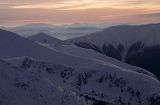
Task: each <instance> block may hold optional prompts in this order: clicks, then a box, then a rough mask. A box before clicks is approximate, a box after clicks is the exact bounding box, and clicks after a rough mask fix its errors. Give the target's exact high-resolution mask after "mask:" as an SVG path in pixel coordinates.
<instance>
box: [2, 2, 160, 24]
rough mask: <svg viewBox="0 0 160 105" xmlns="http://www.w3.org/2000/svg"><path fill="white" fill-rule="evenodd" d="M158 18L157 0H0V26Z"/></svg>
mask: <svg viewBox="0 0 160 105" xmlns="http://www.w3.org/2000/svg"><path fill="white" fill-rule="evenodd" d="M155 22H160V0H0V23H1V24H0V26H12V25H20V24H26V23H50V24H66V23H109V24H112V23H113V24H115V23H119V24H120V23H122V24H125V23H126V24H129V23H131V24H141V23H155Z"/></svg>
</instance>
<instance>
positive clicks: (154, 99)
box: [0, 30, 160, 105]
mask: <svg viewBox="0 0 160 105" xmlns="http://www.w3.org/2000/svg"><path fill="white" fill-rule="evenodd" d="M42 37H43V38H44V39H45V41H43V40H41V38H42ZM51 40H52V41H53V42H52V41H51ZM57 40H58V39H56V38H52V37H49V36H48V35H46V34H44V33H40V34H38V35H35V36H34V37H32V38H23V37H21V36H19V35H17V34H15V33H13V32H9V31H5V30H0V59H1V60H0V86H1V87H0V93H1V94H0V104H1V105H11V104H13V105H159V103H160V93H159V92H160V81H159V80H158V79H157V77H156V76H155V75H154V74H152V73H150V72H148V71H146V70H145V69H142V68H138V67H135V66H131V65H129V64H125V63H123V62H120V61H118V60H115V59H113V58H110V57H107V56H105V55H102V54H100V53H97V52H95V51H92V50H90V49H84V48H79V47H76V46H75V45H73V44H68V42H65V41H61V40H58V41H57ZM56 41H57V42H56ZM55 42H56V45H55ZM61 42H63V43H61ZM57 43H59V44H57Z"/></svg>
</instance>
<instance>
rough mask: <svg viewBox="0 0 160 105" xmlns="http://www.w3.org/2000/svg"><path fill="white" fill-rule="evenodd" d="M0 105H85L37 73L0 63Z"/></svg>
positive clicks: (70, 92)
mask: <svg viewBox="0 0 160 105" xmlns="http://www.w3.org/2000/svg"><path fill="white" fill-rule="evenodd" d="M0 104H1V105H85V104H84V103H83V100H82V99H80V97H79V96H77V95H76V94H74V92H72V91H69V90H66V89H64V88H61V87H60V86H56V85H55V84H54V83H52V82H50V80H49V79H48V78H46V77H44V76H39V74H38V73H33V72H28V71H23V70H22V69H21V68H17V67H14V66H12V65H11V64H9V63H6V62H4V61H2V60H1V61H0Z"/></svg>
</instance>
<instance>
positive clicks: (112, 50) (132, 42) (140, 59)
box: [68, 24, 160, 78]
mask: <svg viewBox="0 0 160 105" xmlns="http://www.w3.org/2000/svg"><path fill="white" fill-rule="evenodd" d="M68 42H72V43H74V44H75V45H76V46H78V47H82V48H87V49H92V50H94V51H96V52H99V53H101V54H104V55H106V56H109V57H112V58H115V59H118V60H120V61H123V62H126V63H129V64H132V65H135V66H138V67H141V68H144V69H147V70H149V71H151V72H152V73H154V74H156V75H157V76H158V77H159V78H160V24H147V25H137V26H134V25H133V26H129V25H122V26H114V27H110V28H107V29H104V30H103V31H100V32H96V33H92V34H89V35H86V36H84V37H79V38H73V39H69V40H68Z"/></svg>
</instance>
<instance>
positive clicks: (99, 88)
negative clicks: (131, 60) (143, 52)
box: [7, 58, 160, 105]
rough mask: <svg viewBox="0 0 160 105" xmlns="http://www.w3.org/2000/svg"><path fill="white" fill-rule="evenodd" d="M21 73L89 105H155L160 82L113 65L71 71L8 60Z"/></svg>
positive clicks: (66, 67)
mask: <svg viewBox="0 0 160 105" xmlns="http://www.w3.org/2000/svg"><path fill="white" fill-rule="evenodd" d="M7 61H8V62H10V63H12V64H13V65H15V66H16V67H20V68H21V70H22V71H23V72H25V71H27V72H30V73H33V74H38V75H39V76H40V77H44V78H46V79H47V80H48V81H50V82H51V83H53V84H56V85H57V86H61V87H63V88H65V89H67V90H70V91H73V92H75V93H76V94H77V95H78V96H79V97H81V98H80V99H85V100H86V101H85V103H89V105H159V102H160V99H159V97H160V96H159V92H160V82H159V81H158V80H156V79H155V78H151V77H149V76H146V75H143V74H140V73H135V72H130V71H126V70H125V69H122V68H117V67H114V66H113V65H106V64H104V65H103V64H101V65H97V66H96V67H84V68H73V67H70V66H65V65H62V64H52V63H47V62H43V61H36V60H34V59H30V58H15V59H8V60H7Z"/></svg>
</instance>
